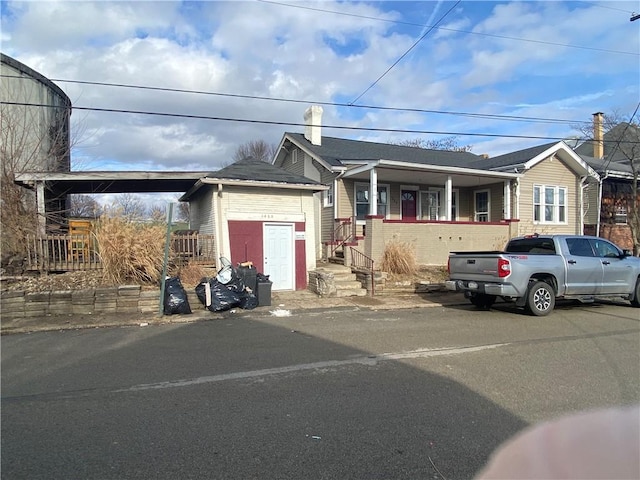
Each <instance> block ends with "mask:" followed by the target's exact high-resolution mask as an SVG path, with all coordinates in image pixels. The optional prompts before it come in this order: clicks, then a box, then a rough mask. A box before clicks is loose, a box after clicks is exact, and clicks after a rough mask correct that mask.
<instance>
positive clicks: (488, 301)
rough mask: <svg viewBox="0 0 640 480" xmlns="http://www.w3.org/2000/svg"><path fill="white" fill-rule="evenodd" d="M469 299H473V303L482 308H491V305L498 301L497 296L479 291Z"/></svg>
mask: <svg viewBox="0 0 640 480" xmlns="http://www.w3.org/2000/svg"><path fill="white" fill-rule="evenodd" d="M469 300H471V303H473V304H474V305H475V306H476V307H478V308H480V309H482V310H489V309H490V308H491V305H493V304H494V303H495V302H496V296H495V295H487V294H484V293H479V294H477V295H473V296H471V297H470V298H469Z"/></svg>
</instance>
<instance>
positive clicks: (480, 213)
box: [473, 190, 491, 222]
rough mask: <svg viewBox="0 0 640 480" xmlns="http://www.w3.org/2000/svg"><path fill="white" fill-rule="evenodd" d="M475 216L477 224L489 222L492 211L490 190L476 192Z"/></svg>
mask: <svg viewBox="0 0 640 480" xmlns="http://www.w3.org/2000/svg"><path fill="white" fill-rule="evenodd" d="M474 205H475V206H474V212H475V213H474V215H473V219H474V221H476V222H488V221H489V212H490V211H491V199H490V192H489V190H478V191H476V192H474Z"/></svg>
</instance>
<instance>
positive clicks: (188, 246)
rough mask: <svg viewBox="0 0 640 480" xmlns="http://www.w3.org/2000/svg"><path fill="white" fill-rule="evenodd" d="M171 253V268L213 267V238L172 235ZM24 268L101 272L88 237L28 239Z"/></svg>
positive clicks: (94, 245)
mask: <svg viewBox="0 0 640 480" xmlns="http://www.w3.org/2000/svg"><path fill="white" fill-rule="evenodd" d="M170 251H171V255H170V259H171V262H172V263H173V264H177V265H187V264H197V265H204V266H215V265H216V248H215V237H214V235H205V234H199V233H190V234H186V235H176V234H172V235H171V250H170ZM26 268H27V270H32V271H33V270H37V271H41V272H65V271H75V270H97V269H100V268H102V264H101V261H100V248H99V245H98V242H97V240H96V237H95V235H93V234H91V233H81V234H73V235H69V234H67V235H61V234H57V235H46V236H44V237H34V236H31V237H29V238H28V240H27V265H26Z"/></svg>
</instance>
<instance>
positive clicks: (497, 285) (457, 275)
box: [445, 234, 640, 316]
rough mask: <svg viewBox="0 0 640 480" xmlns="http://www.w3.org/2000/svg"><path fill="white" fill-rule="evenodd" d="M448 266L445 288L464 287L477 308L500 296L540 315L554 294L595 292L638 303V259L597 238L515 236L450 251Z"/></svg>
mask: <svg viewBox="0 0 640 480" xmlns="http://www.w3.org/2000/svg"><path fill="white" fill-rule="evenodd" d="M448 268H449V280H448V281H447V282H445V285H446V287H447V289H449V290H454V291H458V292H464V295H465V297H466V298H468V299H469V300H470V301H471V303H473V304H474V305H475V306H477V307H479V308H484V309H489V308H490V307H491V305H493V303H494V302H495V301H496V298H498V297H501V298H503V299H504V300H506V301H514V302H515V303H516V305H517V306H519V307H524V308H525V309H527V310H528V311H529V312H530V313H532V314H533V315H536V316H542V315H548V314H549V313H550V312H551V311H552V310H553V308H554V307H555V302H556V298H566V299H576V300H579V301H581V302H593V301H594V299H595V297H596V296H601V297H620V298H623V299H625V300H629V301H630V302H631V305H633V306H634V307H640V258H636V257H634V256H633V255H632V254H631V252H629V251H628V250H621V249H620V248H618V247H617V246H616V245H614V244H613V243H611V242H609V241H607V240H605V239H603V238H600V237H591V236H586V235H538V234H534V235H527V236H524V237H516V238H513V239H511V240H510V241H509V242H508V243H507V246H506V247H505V250H504V251H503V252H451V253H450V255H449V265H448Z"/></svg>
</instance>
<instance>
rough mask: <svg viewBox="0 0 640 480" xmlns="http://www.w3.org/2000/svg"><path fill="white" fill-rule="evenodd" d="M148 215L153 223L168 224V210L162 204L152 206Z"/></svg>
mask: <svg viewBox="0 0 640 480" xmlns="http://www.w3.org/2000/svg"><path fill="white" fill-rule="evenodd" d="M148 215H149V218H150V219H151V221H152V222H153V223H164V224H166V223H167V208H166V207H165V206H164V205H162V204H154V205H151V206H150V207H149V212H148Z"/></svg>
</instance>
